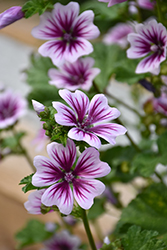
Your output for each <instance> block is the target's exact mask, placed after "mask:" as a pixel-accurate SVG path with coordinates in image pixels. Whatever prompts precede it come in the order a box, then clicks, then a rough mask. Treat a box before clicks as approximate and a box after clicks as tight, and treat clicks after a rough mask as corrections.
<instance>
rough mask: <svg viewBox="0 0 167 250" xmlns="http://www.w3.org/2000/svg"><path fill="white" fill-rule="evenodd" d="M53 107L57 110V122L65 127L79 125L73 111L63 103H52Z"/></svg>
mask: <svg viewBox="0 0 167 250" xmlns="http://www.w3.org/2000/svg"><path fill="white" fill-rule="evenodd" d="M52 105H53V107H54V108H55V109H56V110H57V112H58V113H57V114H55V121H56V122H57V123H58V124H60V125H64V126H75V125H76V124H77V120H76V116H75V113H74V111H73V110H72V109H70V108H69V107H67V106H66V105H64V104H63V103H61V102H52Z"/></svg>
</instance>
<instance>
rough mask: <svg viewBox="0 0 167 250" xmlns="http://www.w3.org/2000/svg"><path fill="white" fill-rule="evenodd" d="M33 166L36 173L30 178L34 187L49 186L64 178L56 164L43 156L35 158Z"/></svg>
mask: <svg viewBox="0 0 167 250" xmlns="http://www.w3.org/2000/svg"><path fill="white" fill-rule="evenodd" d="M34 166H35V167H36V169H37V172H36V173H35V174H34V175H33V177H32V184H33V185H34V186H36V187H44V186H49V185H51V184H53V183H55V182H56V181H58V180H60V179H61V178H62V177H63V176H64V175H63V173H62V172H61V170H60V169H59V168H58V165H56V162H55V161H54V162H53V161H52V160H50V159H48V158H47V157H45V156H41V155H37V156H35V158H34Z"/></svg>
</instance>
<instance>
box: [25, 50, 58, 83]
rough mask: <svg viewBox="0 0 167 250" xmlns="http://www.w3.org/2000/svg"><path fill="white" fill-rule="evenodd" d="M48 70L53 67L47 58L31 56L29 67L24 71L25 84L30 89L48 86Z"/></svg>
mask: <svg viewBox="0 0 167 250" xmlns="http://www.w3.org/2000/svg"><path fill="white" fill-rule="evenodd" d="M50 68H55V66H54V65H53V63H52V61H51V59H50V58H49V57H42V56H39V55H38V56H37V55H36V54H32V55H31V57H30V67H29V68H28V69H26V70H25V73H26V74H27V80H26V81H27V83H28V84H29V85H30V86H32V87H33V86H36V87H37V86H38V87H39V86H42V85H49V83H48V82H49V76H48V70H49V69H50Z"/></svg>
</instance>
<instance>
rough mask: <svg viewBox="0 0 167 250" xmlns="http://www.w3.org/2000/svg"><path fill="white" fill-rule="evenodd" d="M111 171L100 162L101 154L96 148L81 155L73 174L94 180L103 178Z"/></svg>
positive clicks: (106, 165)
mask: <svg viewBox="0 0 167 250" xmlns="http://www.w3.org/2000/svg"><path fill="white" fill-rule="evenodd" d="M110 171H111V168H110V167H109V166H108V164H107V163H105V162H102V161H100V159H99V152H98V151H97V150H96V149H95V148H87V149H86V150H84V152H83V153H82V154H81V155H80V157H79V159H78V162H77V165H76V167H75V169H74V171H73V174H74V175H77V176H81V177H85V178H88V179H89V178H91V179H92V178H99V177H103V176H105V175H107V174H108V173H109V172H110Z"/></svg>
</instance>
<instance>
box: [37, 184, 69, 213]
mask: <svg viewBox="0 0 167 250" xmlns="http://www.w3.org/2000/svg"><path fill="white" fill-rule="evenodd" d="M73 200H74V199H73V194H72V191H71V188H70V185H69V184H68V183H67V182H66V181H63V182H59V183H56V184H54V185H52V186H51V187H49V188H48V189H47V190H46V191H45V193H44V194H43V195H42V199H41V201H42V203H43V204H44V205H45V206H48V207H50V206H53V205H55V206H57V207H58V208H59V210H60V212H61V213H63V214H66V215H68V214H70V213H71V211H72V208H73V202H74V201H73Z"/></svg>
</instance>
